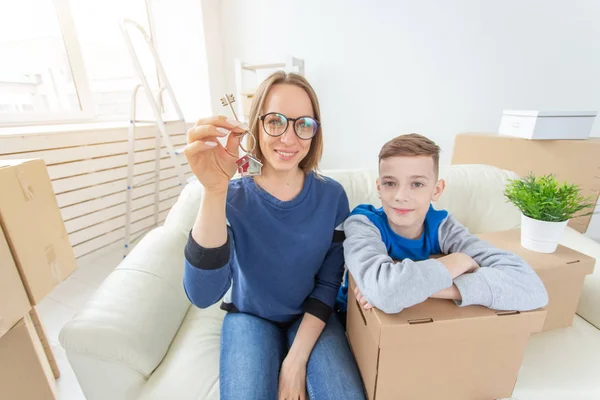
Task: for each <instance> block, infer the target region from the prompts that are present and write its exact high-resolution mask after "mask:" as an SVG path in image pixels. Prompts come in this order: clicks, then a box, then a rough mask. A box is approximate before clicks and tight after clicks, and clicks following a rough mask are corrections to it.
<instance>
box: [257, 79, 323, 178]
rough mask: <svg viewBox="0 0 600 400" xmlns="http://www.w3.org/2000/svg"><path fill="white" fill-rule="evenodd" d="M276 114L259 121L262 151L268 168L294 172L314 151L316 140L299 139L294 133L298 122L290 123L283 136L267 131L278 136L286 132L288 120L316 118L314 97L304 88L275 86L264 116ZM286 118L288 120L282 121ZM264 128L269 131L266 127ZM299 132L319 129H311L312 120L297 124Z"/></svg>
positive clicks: (287, 85)
mask: <svg viewBox="0 0 600 400" xmlns="http://www.w3.org/2000/svg"><path fill="white" fill-rule="evenodd" d="M269 113H277V114H278V115H275V114H272V115H268V116H267V117H265V119H264V121H259V135H260V140H259V144H260V149H261V151H262V154H263V157H264V160H263V161H265V162H266V165H269V166H270V167H271V168H273V169H274V170H276V171H290V170H293V169H295V168H298V165H299V164H300V162H301V161H302V160H303V159H304V157H306V155H307V154H308V151H309V150H310V144H311V142H312V138H311V139H308V140H305V139H301V138H299V137H298V136H297V135H296V133H295V132H294V121H288V124H287V125H288V126H287V129H286V130H285V132H284V133H283V134H282V135H280V136H276V137H274V136H271V135H269V134H267V133H266V132H265V128H266V129H267V130H269V132H271V133H278V132H280V131H281V130H282V129H285V118H294V119H295V118H299V117H312V118H314V115H313V108H312V104H311V102H310V97H308V94H307V93H306V92H305V91H304V89H302V88H300V87H298V86H296V85H290V84H278V85H274V86H272V87H271V90H270V91H269V94H268V95H267V98H266V99H265V103H264V106H263V112H262V113H261V115H266V114H269ZM282 116H283V117H284V118H282ZM263 126H264V127H265V128H263ZM296 128H297V130H298V132H299V133H301V134H302V133H303V132H304V136H305V137H308V136H309V135H307V134H306V132H309V131H312V130H313V128H314V129H315V130H316V129H317V128H316V126H314V127H313V126H311V121H310V120H301V121H299V122H298V123H297V124H296Z"/></svg>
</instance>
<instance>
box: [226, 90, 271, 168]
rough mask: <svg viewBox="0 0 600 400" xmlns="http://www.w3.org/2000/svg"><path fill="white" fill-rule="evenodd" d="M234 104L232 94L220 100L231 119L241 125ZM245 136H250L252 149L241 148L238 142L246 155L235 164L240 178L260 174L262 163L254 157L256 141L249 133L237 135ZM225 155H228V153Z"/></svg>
mask: <svg viewBox="0 0 600 400" xmlns="http://www.w3.org/2000/svg"><path fill="white" fill-rule="evenodd" d="M234 102H235V98H234V97H233V95H232V94H226V95H225V97H222V98H221V104H222V105H223V107H227V106H229V109H230V110H231V113H232V114H233V117H234V118H235V120H236V121H237V122H239V123H240V124H241V123H242V121H240V120H239V119H238V117H237V114H236V113H235V110H234V109H233V106H232V104H233V103H234ZM246 134H250V136H252V149H251V150H250V151H248V150H246V149H245V148H244V146H242V142H241V141H240V148H241V149H242V150H243V151H244V153H246V155H244V156H242V157H241V158H239V159H238V160H237V161H236V162H235V163H236V164H237V166H238V172H239V174H240V175H241V176H257V175H260V174H261V168H262V166H263V165H262V163H261V162H260V161H259V160H258V158H256V157H255V156H254V150H255V149H256V142H257V140H256V138H255V137H254V135H253V134H252V132H250V131H246V132H243V133H241V134H238V135H239V136H244V135H246ZM227 153H229V151H228V152H227ZM229 154H230V155H231V156H233V157H236V156H235V155H233V154H231V153H229Z"/></svg>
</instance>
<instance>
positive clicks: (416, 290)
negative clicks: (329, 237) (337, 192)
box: [344, 215, 548, 314]
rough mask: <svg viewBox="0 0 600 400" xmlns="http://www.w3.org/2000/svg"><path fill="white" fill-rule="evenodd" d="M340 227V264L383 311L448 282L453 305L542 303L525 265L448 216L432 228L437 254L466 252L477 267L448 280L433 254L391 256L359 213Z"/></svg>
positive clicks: (524, 306)
mask: <svg viewBox="0 0 600 400" xmlns="http://www.w3.org/2000/svg"><path fill="white" fill-rule="evenodd" d="M344 231H345V234H346V240H345V241H344V257H345V261H346V265H347V267H348V269H349V270H350V273H351V274H352V277H353V278H354V280H355V281H356V285H357V286H358V288H359V290H360V291H361V293H362V295H363V296H364V297H365V298H366V299H367V301H368V302H369V303H371V304H372V305H373V306H375V307H377V308H378V309H380V310H382V311H383V312H385V313H388V314H392V313H398V312H400V311H402V309H404V308H407V307H411V306H413V305H415V304H418V303H421V302H423V301H425V300H427V298H428V297H430V296H431V295H433V294H435V293H437V292H439V291H440V290H442V289H446V288H448V287H450V286H452V283H454V284H455V285H456V287H457V288H458V290H459V291H460V294H461V297H462V301H456V303H457V304H458V305H459V306H468V305H472V304H476V305H481V306H485V307H488V308H491V309H495V310H511V311H512V310H516V311H527V310H532V309H536V308H540V307H544V306H546V305H547V304H548V294H547V292H546V288H545V287H544V285H543V283H542V281H541V280H540V278H539V277H538V276H537V274H536V273H535V271H534V270H533V269H532V268H531V266H529V264H527V263H526V262H525V261H524V260H523V259H522V258H521V257H519V256H517V255H516V254H514V253H511V252H508V251H505V250H500V249H498V248H496V247H494V246H492V245H491V244H490V243H488V242H486V241H483V240H481V239H479V238H478V237H477V236H475V235H472V234H470V233H469V231H468V229H467V228H465V227H464V226H463V225H461V224H460V223H459V222H458V221H457V220H456V219H455V218H454V217H452V216H451V215H448V216H447V217H446V218H445V219H444V220H443V221H442V222H441V224H440V226H439V230H438V235H439V243H440V248H441V250H442V253H443V254H451V253H464V254H467V255H468V256H470V257H471V258H473V259H474V260H475V261H476V262H477V263H478V264H479V266H480V267H481V268H479V269H478V270H477V271H475V272H473V273H467V274H463V275H461V276H459V277H457V278H456V279H454V282H453V281H452V277H451V275H450V272H449V271H448V270H447V269H446V267H445V266H444V265H443V264H442V263H441V262H440V261H437V260H435V259H432V258H430V259H427V260H423V261H413V260H410V259H404V260H402V261H399V262H396V261H394V260H392V258H391V257H390V256H389V255H388V252H387V249H386V246H385V244H384V242H383V240H382V236H381V232H380V231H379V229H378V228H377V227H376V226H375V225H374V224H373V223H372V222H371V221H370V220H369V218H368V217H366V216H364V215H352V216H350V217H349V218H348V219H347V220H346V221H345V222H344ZM352 295H353V294H350V293H349V296H352Z"/></svg>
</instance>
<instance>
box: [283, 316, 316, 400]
mask: <svg viewBox="0 0 600 400" xmlns="http://www.w3.org/2000/svg"><path fill="white" fill-rule="evenodd" d="M324 328H325V322H323V321H322V320H320V319H319V318H317V317H315V316H314V315H312V314H308V313H306V314H304V317H303V318H302V322H300V326H299V327H298V331H297V332H296V337H295V338H294V343H292V347H291V348H290V351H289V352H288V355H287V356H286V357H285V360H283V364H282V365H281V372H280V373H279V398H280V399H298V398H300V399H306V398H307V397H306V365H307V364H308V359H309V357H310V354H311V353H312V350H313V348H314V347H315V343H317V340H318V339H319V336H320V335H321V332H323V329H324Z"/></svg>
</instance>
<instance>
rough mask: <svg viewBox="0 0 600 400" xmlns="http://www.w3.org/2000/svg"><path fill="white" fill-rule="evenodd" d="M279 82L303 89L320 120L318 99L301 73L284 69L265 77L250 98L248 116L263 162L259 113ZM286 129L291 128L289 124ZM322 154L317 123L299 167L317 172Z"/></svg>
mask: <svg viewBox="0 0 600 400" xmlns="http://www.w3.org/2000/svg"><path fill="white" fill-rule="evenodd" d="M280 84H288V85H295V86H298V87H299V88H302V89H304V91H305V92H306V94H308V97H309V98H310V102H311V104H312V108H313V116H314V118H315V119H316V120H317V121H319V122H320V121H321V110H320V108H319V100H318V99H317V95H316V93H315V91H314V89H313V88H312V86H311V85H310V83H308V81H307V80H306V78H304V77H303V76H302V75H298V74H295V73H286V72H284V71H277V72H274V73H272V74H271V75H269V77H268V78H267V79H265V80H264V81H263V82H262V83H261V84H260V86H259V87H258V88H257V89H256V92H255V93H254V98H253V99H252V105H251V106H250V116H249V121H248V122H249V125H250V132H252V134H253V135H254V137H255V138H256V140H258V143H257V146H256V149H255V153H256V156H257V157H258V159H259V160H260V161H262V162H264V156H263V154H262V151H261V149H260V129H261V123H260V120H259V118H260V115H261V112H262V111H263V106H264V104H265V99H266V98H267V96H268V94H269V92H270V90H271V88H272V87H273V86H274V85H280ZM288 129H293V127H292V126H290V127H289V128H288ZM253 145H254V144H253V143H252V138H251V137H249V138H248V146H249V148H250V149H251V148H252V147H253ZM322 155H323V132H322V129H321V125H320V124H319V128H318V129H317V133H316V134H315V136H314V137H313V138H312V142H311V143H310V149H309V150H308V154H306V157H304V159H302V161H300V164H299V167H300V168H301V169H302V170H303V171H304V172H305V173H307V172H310V171H314V172H317V168H318V166H319V161H321V156H322Z"/></svg>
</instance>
